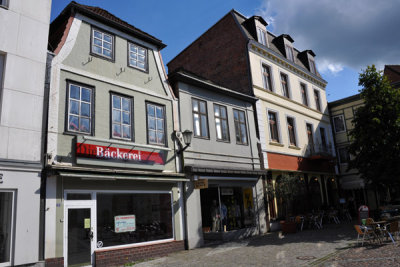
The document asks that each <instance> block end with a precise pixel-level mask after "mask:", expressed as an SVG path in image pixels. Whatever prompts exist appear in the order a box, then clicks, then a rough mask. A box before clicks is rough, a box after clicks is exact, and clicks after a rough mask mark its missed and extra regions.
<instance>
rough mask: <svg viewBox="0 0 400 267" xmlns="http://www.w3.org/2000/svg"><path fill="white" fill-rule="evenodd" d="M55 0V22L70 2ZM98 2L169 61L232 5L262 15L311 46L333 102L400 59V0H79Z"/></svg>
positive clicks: (302, 46) (278, 30)
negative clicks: (156, 43) (373, 70)
mask: <svg viewBox="0 0 400 267" xmlns="http://www.w3.org/2000/svg"><path fill="white" fill-rule="evenodd" d="M69 2H70V1H68V0H52V11H51V21H53V19H54V18H56V17H57V15H58V14H59V13H60V12H61V11H62V10H63V9H64V7H65V6H67V5H68V3H69ZM76 2H78V3H81V4H85V5H90V6H98V7H101V8H103V9H106V10H107V11H108V12H110V13H112V14H114V15H115V16H117V17H119V18H121V19H123V20H125V21H127V22H128V23H130V24H132V25H133V26H135V27H137V28H139V29H141V30H143V31H145V32H147V33H149V34H151V35H153V36H155V37H156V38H158V39H161V40H162V41H163V43H165V44H166V45H167V47H166V48H164V49H163V50H162V51H161V53H162V57H163V61H164V63H165V64H167V63H168V62H169V61H170V60H171V59H173V58H174V57H175V56H176V55H177V54H178V53H179V52H180V51H182V50H183V49H185V48H186V47H187V46H188V45H190V44H191V43H192V42H193V41H194V40H196V39H197V38H198V37H199V36H200V35H201V34H203V33H204V32H205V31H206V30H208V29H209V28H210V27H212V26H213V25H214V24H215V23H216V22H217V21H218V20H219V19H221V18H222V17H223V16H224V15H225V14H226V13H228V12H229V11H230V10H231V9H235V10H237V11H239V12H240V13H242V14H243V15H245V16H247V17H251V16H253V15H259V16H262V17H263V18H264V19H265V20H266V21H267V22H268V26H267V30H268V31H270V32H272V33H273V34H275V35H276V36H278V35H280V34H284V33H285V34H289V35H290V36H291V37H292V38H293V39H294V41H295V42H294V46H295V48H297V49H298V50H300V51H302V50H306V49H311V50H313V51H314V53H315V54H316V64H317V68H318V70H319V72H320V74H321V75H322V77H323V78H324V79H325V80H326V81H327V82H328V85H327V87H326V91H327V99H328V101H329V102H331V101H335V100H338V99H341V98H344V97H347V96H351V95H354V94H357V93H358V91H359V89H360V87H359V86H358V75H359V73H360V72H362V71H363V70H364V69H366V67H367V66H368V65H372V64H375V65H376V66H377V68H378V69H380V70H383V68H384V65H396V64H399V62H400V49H399V47H400V34H399V31H398V26H399V25H400V16H399V15H398V14H397V13H398V10H400V1H399V0H385V1H376V0H334V1H332V0H202V1H199V0H168V1H165V0H164V1H163V0H147V1H137V0H136V1H135V0H112V1H110V0H76Z"/></svg>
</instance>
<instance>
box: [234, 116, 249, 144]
mask: <svg viewBox="0 0 400 267" xmlns="http://www.w3.org/2000/svg"><path fill="white" fill-rule="evenodd" d="M233 120H234V123H235V131H236V144H240V145H247V130H246V118H245V114H244V111H241V110H237V109H234V110H233Z"/></svg>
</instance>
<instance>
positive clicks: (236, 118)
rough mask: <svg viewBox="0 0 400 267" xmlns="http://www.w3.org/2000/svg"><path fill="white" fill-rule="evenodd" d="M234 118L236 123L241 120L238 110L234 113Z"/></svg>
mask: <svg viewBox="0 0 400 267" xmlns="http://www.w3.org/2000/svg"><path fill="white" fill-rule="evenodd" d="M233 118H234V120H235V121H238V120H239V114H238V112H237V110H234V111H233Z"/></svg>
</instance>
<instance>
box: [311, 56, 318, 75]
mask: <svg viewBox="0 0 400 267" xmlns="http://www.w3.org/2000/svg"><path fill="white" fill-rule="evenodd" d="M309 62H310V71H311V73H314V74H316V73H317V70H316V68H315V62H314V60H312V59H310V60H309Z"/></svg>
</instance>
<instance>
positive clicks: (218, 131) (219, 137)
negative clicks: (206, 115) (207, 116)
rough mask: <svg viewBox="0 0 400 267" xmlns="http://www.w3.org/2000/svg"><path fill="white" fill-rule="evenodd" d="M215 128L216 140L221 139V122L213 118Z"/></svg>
mask: <svg viewBox="0 0 400 267" xmlns="http://www.w3.org/2000/svg"><path fill="white" fill-rule="evenodd" d="M215 128H216V129H217V139H222V130H221V121H220V119H218V118H215Z"/></svg>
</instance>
